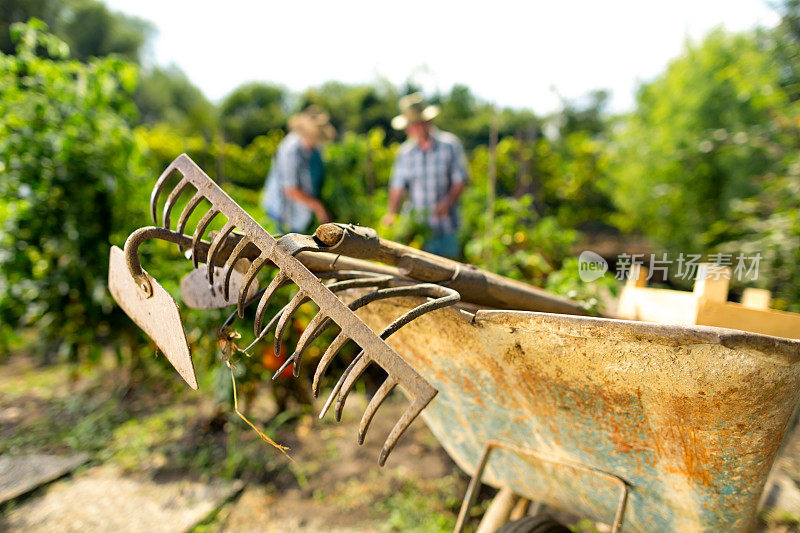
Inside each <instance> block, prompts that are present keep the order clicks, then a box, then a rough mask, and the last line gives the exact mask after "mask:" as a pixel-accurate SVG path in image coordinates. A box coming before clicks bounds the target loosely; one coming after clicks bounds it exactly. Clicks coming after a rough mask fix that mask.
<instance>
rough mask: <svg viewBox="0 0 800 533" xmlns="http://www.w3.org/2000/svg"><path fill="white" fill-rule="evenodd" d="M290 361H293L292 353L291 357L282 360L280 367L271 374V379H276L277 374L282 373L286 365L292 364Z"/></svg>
mask: <svg viewBox="0 0 800 533" xmlns="http://www.w3.org/2000/svg"><path fill="white" fill-rule="evenodd" d="M292 361H294V354H292V355H291V357H289V358H288V359H286V361H284V362H283V364H282V365H281V367H280V368H279V369H278V370H276V371H275V374H273V375H272V379H273V380H275V379H277V378H278V376H280V375H281V374H282V373H283V371H284V370H286V367H288V366H289V365H290V364H292Z"/></svg>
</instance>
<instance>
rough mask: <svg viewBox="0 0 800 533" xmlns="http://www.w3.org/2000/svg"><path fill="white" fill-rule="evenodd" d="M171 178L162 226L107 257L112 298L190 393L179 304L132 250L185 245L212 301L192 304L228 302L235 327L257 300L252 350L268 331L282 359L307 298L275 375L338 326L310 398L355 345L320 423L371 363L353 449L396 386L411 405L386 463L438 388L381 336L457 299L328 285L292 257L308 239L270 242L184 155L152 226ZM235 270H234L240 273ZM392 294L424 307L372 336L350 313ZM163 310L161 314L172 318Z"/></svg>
mask: <svg viewBox="0 0 800 533" xmlns="http://www.w3.org/2000/svg"><path fill="white" fill-rule="evenodd" d="M175 173H178V174H180V179H179V181H178V183H177V185H175V186H174V187H173V188H172V189H171V190H170V191H169V193H168V195H167V198H166V201H165V203H164V206H163V212H162V224H161V227H158V228H157V227H150V228H142V229H140V230H137V232H134V234H132V235H131V236H130V237H129V238H128V241H127V242H126V244H125V251H124V253H123V252H122V251H121V250H119V249H118V248H115V249H114V250H112V263H111V272H110V274H109V280H110V286H111V291H112V294H113V295H114V298H115V299H116V300H117V302H118V303H119V304H120V306H121V307H122V308H123V309H124V310H125V311H126V312H127V313H128V314H129V315H130V316H131V318H133V319H134V321H135V322H136V323H137V324H138V325H139V326H140V327H142V329H144V330H145V331H146V332H147V333H148V334H149V335H150V336H151V337H152V338H153V339H154V340H155V341H156V343H157V345H158V346H159V348H161V349H162V351H164V353H165V354H166V356H167V358H168V359H169V360H170V362H172V364H173V366H175V368H176V369H177V370H178V372H179V373H180V374H181V376H182V377H183V378H184V379H185V380H186V381H187V383H189V385H190V386H192V387H193V388H196V387H197V382H196V379H195V378H194V370H193V369H192V367H191V357H190V355H189V349H188V343H187V342H186V336H185V333H184V332H183V327H182V325H181V323H180V315H179V314H178V311H177V305H176V304H175V301H174V300H173V299H172V297H171V296H169V294H168V293H167V292H166V291H165V290H164V289H163V288H161V286H160V285H158V283H157V282H156V281H155V280H154V279H153V278H152V277H150V276H149V275H148V274H147V273H146V272H144V271H143V270H142V269H141V266H140V265H139V263H138V255H137V252H136V247H137V246H138V244H139V243H140V242H141V241H142V240H144V239H146V238H151V237H156V238H164V239H166V240H171V241H172V242H177V243H178V244H179V246H181V249H183V247H184V246H187V247H188V248H190V256H191V259H192V262H193V265H194V267H195V268H196V269H197V268H198V267H199V266H202V265H200V263H201V262H205V266H204V267H203V268H202V270H198V271H195V272H194V273H193V274H191V275H190V276H194V277H193V280H191V281H190V282H187V283H189V286H191V287H195V290H196V288H197V287H198V286H199V283H198V279H197V278H198V277H199V276H204V277H205V278H206V280H207V283H208V288H207V289H206V290H207V292H211V293H213V296H214V298H209V297H207V295H206V296H203V295H200V296H198V301H200V302H202V303H203V304H204V305H206V307H203V308H211V307H219V306H222V305H228V304H233V303H235V305H236V307H237V309H236V313H235V314H234V315H231V318H229V320H228V321H227V322H226V324H225V325H228V324H229V323H230V322H231V321H232V320H234V319H235V317H236V315H238V316H239V317H240V318H243V317H244V310H245V308H246V307H247V306H248V305H250V304H251V303H253V302H255V301H258V305H257V308H256V316H255V321H254V331H255V334H256V340H255V341H254V343H253V344H255V343H256V342H258V341H260V340H262V339H263V338H264V337H265V336H266V335H267V333H268V332H269V331H271V329H272V328H273V327H274V328H275V341H274V342H275V345H276V346H277V347H278V348H277V349H276V350H275V353H280V344H281V341H282V338H283V333H284V331H285V329H286V327H287V326H288V324H289V323H290V322H291V320H290V319H291V317H292V315H293V313H294V312H295V311H296V310H297V309H298V308H299V307H300V306H301V305H302V304H303V303H305V302H307V301H309V300H310V301H313V302H314V303H315V304H316V305H317V306H318V307H319V312H318V313H317V315H316V316H315V317H314V318H313V319H312V320H311V322H310V323H309V325H308V327H307V328H306V329H305V331H304V332H303V334H302V335H301V337H300V339H299V341H298V343H297V346H296V348H295V350H294V352H293V353H292V355H291V356H290V357H289V358H288V360H287V361H286V364H285V365H284V368H281V369H280V370H278V372H277V373H276V376H277V375H279V374H280V373H281V372H282V371H283V370H284V369H285V368H286V367H287V366H288V365H289V364H292V365H293V372H294V375H295V376H297V375H298V373H299V368H300V365H299V363H300V360H301V358H302V356H303V352H304V350H305V349H306V348H307V347H308V346H309V345H310V344H311V343H312V342H313V341H314V340H315V339H316V338H318V337H319V336H320V335H321V334H322V333H323V331H325V330H326V329H327V328H328V327H330V326H331V325H333V324H336V325H337V326H339V328H340V332H339V333H338V335H337V336H336V337H335V339H334V340H333V342H332V343H331V344H330V345H329V346H328V348H327V350H326V351H325V353H324V355H323V356H322V358H321V359H320V361H319V364H318V366H317V368H316V371H315V374H314V380H313V391H314V394H315V396H316V395H317V394H318V393H319V386H320V381H321V378H322V376H323V375H324V373H325V372H326V370H327V368H328V366H329V365H330V363H331V361H332V359H333V358H334V357H335V356H336V354H337V353H338V351H339V350H340V349H341V348H342V347H343V346H344V345H345V344H346V343H347V342H348V341H351V340H352V341H353V342H355V343H356V344H357V345H358V346H359V347H360V349H361V351H360V352H359V353H358V354H357V355H356V356H355V358H354V359H353V360H352V362H351V363H350V365H349V367H348V368H347V369H346V370H345V372H344V373H343V375H342V376H341V377H340V379H339V380H338V382H337V384H336V386H335V387H334V390H333V392H332V393H331V395H330V397H329V398H328V399H327V401H326V402H325V406H324V407H323V409H322V412H321V414H320V418H321V417H322V416H324V415H325V413H326V412H327V411H328V410H329V409H330V407H331V406H333V404H334V402H335V409H334V412H335V416H336V419H337V420H340V418H341V414H342V409H343V407H344V403H345V400H346V398H347V395H348V394H349V392H350V391H351V390H352V388H353V386H354V384H355V382H356V380H357V379H358V378H359V376H361V374H362V373H363V372H364V370H366V368H367V367H368V366H369V365H371V364H375V365H378V366H379V367H380V368H382V369H383V370H384V371H385V372H386V374H387V377H386V379H385V381H384V382H383V383H382V385H381V386H380V388H379V389H378V391H377V393H376V394H375V395H374V396H373V398H372V399H371V401H370V402H369V405H368V406H367V408H366V410H365V412H364V415H363V417H362V420H361V424H360V427H359V434H358V440H359V443H360V444H361V443H363V441H364V437H365V434H366V431H367V429H368V427H369V424H370V422H371V420H372V418H373V416H374V414H375V412H376V411H377V409H378V408H379V407H380V405H381V403H382V402H383V401H384V400H385V399H386V397H387V396H388V395H389V393H390V392H391V391H392V390H393V389H394V388H395V387H398V386H399V387H401V388H402V389H403V390H404V391H405V392H406V394H407V395H408V396H409V398H410V401H411V405H410V406H409V407H408V408H407V409H406V411H405V412H404V413H403V415H402V416H401V418H400V420H399V421H398V422H397V423H396V425H395V426H394V428H393V429H392V431H391V433H390V434H389V436H388V437H387V438H386V441H385V442H384V445H383V448H382V450H381V453H380V458H379V464H380V465H383V464H384V463H385V461H386V458H387V456H388V455H389V453H390V452H391V450H392V448H393V447H394V446H395V444H396V443H397V440H398V439H399V438H400V436H401V435H402V434H403V432H404V431H405V430H406V429H407V428H408V427H409V425H410V424H411V423H412V422H413V420H414V419H415V418H416V417H417V416H418V415H419V413H420V412H421V411H422V410H423V409H424V408H425V407H426V406H427V405H428V403H429V402H430V401H431V400H432V399H433V397H434V396H435V395H436V393H437V391H436V389H434V388H433V387H432V386H431V385H430V384H429V383H428V382H427V381H426V380H425V379H424V378H423V377H422V376H421V375H420V374H419V373H417V371H416V370H414V369H413V368H412V367H411V366H410V365H409V364H408V363H407V362H406V361H405V360H404V359H403V358H402V357H401V356H400V355H399V354H398V353H397V352H396V351H395V350H394V349H392V348H391V347H390V346H389V345H388V344H387V343H386V339H387V338H388V337H389V336H390V335H392V334H393V333H395V332H396V331H397V330H399V329H400V328H401V327H403V326H404V325H406V324H408V323H409V322H411V321H412V320H414V319H416V318H418V317H419V316H421V315H423V314H425V313H428V312H430V311H433V310H435V309H439V308H442V307H446V306H449V305H453V304H454V303H456V302H457V301H458V300H459V293H458V292H456V291H454V290H452V289H448V288H445V287H442V286H439V285H434V284H427V283H422V284H411V283H409V282H403V281H400V280H398V279H397V278H395V277H393V276H390V275H378V274H374V273H368V272H345V271H338V272H332V273H329V274H328V277H331V278H332V280H331V282H330V283H329V284H328V285H326V284H324V283H323V282H322V281H321V280H320V279H319V277H318V276H317V275H315V274H313V273H312V272H311V271H310V270H309V269H308V268H306V266H305V265H304V264H303V263H302V262H301V261H300V260H298V259H297V257H295V256H296V255H297V254H298V253H300V252H304V251H311V252H314V251H324V249H323V248H321V247H320V246H319V243H318V242H317V241H315V240H314V238H312V237H309V236H305V235H299V234H289V235H284V236H282V237H280V238H279V239H277V240H276V239H275V238H274V237H273V236H272V235H270V233H269V232H267V231H266V230H265V229H264V228H262V227H261V226H260V225H259V224H258V223H257V222H256V221H255V220H254V219H253V218H252V217H250V215H248V214H247V213H246V212H245V211H244V210H243V209H242V208H241V207H240V206H239V205H238V204H236V203H235V202H234V201H233V200H232V199H231V198H230V197H229V196H228V195H227V194H226V193H225V192H224V191H223V190H222V189H221V188H220V187H219V186H218V185H217V184H216V183H214V181H213V180H211V178H209V177H208V176H207V175H206V174H205V173H204V172H203V171H202V170H201V169H200V167H198V166H197V165H196V164H195V163H194V162H193V161H192V160H191V159H190V158H189V157H188V156H186V155H185V154H184V155H181V156H179V157H178V158H177V159H176V160H175V161H173V162H172V164H170V166H169V167H168V168H167V169H166V170H165V171H164V173H163V174H162V175H161V176H160V177H159V179H158V181H157V182H156V185H155V187H154V189H153V192H152V194H151V198H150V209H151V216H152V218H153V222H154V223H156V224H158V219H157V215H158V201H159V197H160V196H161V194H162V192H164V191H165V190H166V188H167V182H168V181H169V180H170V178H171V176H172V175H173V174H175ZM185 193H186V194H191V197H190V199H189V201H188V202H187V203H186V204H185V207H184V208H183V210H182V212H181V213H180V215H179V217H178V221H177V231H176V232H173V231H172V230H171V228H170V223H171V214H172V210H173V207H174V206H175V205H176V202H177V201H178V198H179V197H180V196H181V195H182V194H185ZM204 202H205V203H208V204H210V207H208V208H207V210H206V212H205V214H204V215H203V216H202V218H201V219H200V221H199V222H198V223H197V225H196V227H195V229H194V231H193V233H192V235H191V238H189V237H188V236H186V235H184V232H185V230H186V226H187V224H188V220H189V218H190V217H191V215H192V213H193V211H195V210H196V209H197V207H198V206H199V205H200V204H201V203H204ZM217 217H223V218H224V219H225V222H224V225H223V227H222V229H221V230H220V231H219V232H218V233H216V235H214V236H213V238H212V239H211V241H210V243H209V242H208V241H204V240H203V239H202V238H203V235H204V234H205V232H206V230H207V229H208V227H209V224H210V223H211V222H212V221H213V220H214V219H215V218H217ZM237 239H238V240H237ZM234 242H235V244H233V243H234ZM231 248H232V249H231ZM248 261H249V262H248ZM243 262H244V264H245V265H249V266H248V267H247V268H246V271H245V272H244V274H242V273H241V270H243V269H242V268H241V265H242V264H243ZM126 263H127V264H126ZM215 265H222V268H221V269H219V268H216V267H215ZM272 265H274V266H276V267H277V268H278V274H277V275H276V276H275V277H274V278H273V279H272V280H271V281H270V283H269V284H268V285H267V286H266V288H264V289H263V290H261V291H258V292H256V291H255V288H254V286H255V285H256V284H257V279H256V278H257V275H258V274H259V272H260V271H261V270H262V269H263V268H264V267H265V266H272ZM237 266H238V267H239V270H240V272H238V274H237V272H236V271H237V268H236V267H237ZM215 277H216V278H217V282H216V283H215V281H214V279H215ZM232 280H234V281H233V282H232ZM289 284H294V285H296V286H297V292H296V293H295V295H294V297H293V298H292V299H291V301H290V302H289V303H288V304H287V305H286V306H285V307H284V308H283V309H282V310H281V311H280V312H279V313H278V314H277V315H275V317H273V318H272V319H271V320H270V321H269V322H268V323H267V324H266V325H265V324H264V322H265V314H266V311H267V307H268V304H269V302H270V299H271V298H272V297H273V295H274V294H275V292H276V291H277V290H278V289H279V288H281V287H283V286H285V285H289ZM232 287H234V289H237V290H238V295H236V294H233V293H232V291H231V288H232ZM352 288H364V289H372V292H368V293H367V294H366V295H364V296H362V297H361V298H358V299H357V300H355V301H353V302H351V303H350V304H349V305H348V304H345V303H344V302H343V301H342V300H340V299H339V298H338V297H337V295H336V293H338V292H340V291H343V290H346V289H352ZM184 292H186V290H185V291H184ZM397 296H422V297H426V298H428V300H427V301H426V302H425V303H423V304H422V305H420V306H418V307H417V308H415V309H413V310H411V311H409V312H407V313H406V314H404V315H403V316H401V317H399V318H398V319H397V320H395V321H394V322H392V323H391V324H390V325H389V326H387V327H386V328H385V329H384V330H383V331H382V332H381V333H380V334H376V333H375V332H373V331H372V330H371V329H370V328H369V326H367V325H366V324H365V323H364V322H363V321H362V320H361V319H360V318H358V316H356V314H355V311H356V310H357V309H359V308H361V307H364V306H366V305H368V304H369V303H371V302H374V301H377V300H381V299H386V298H392V297H397ZM132 302H133V303H132ZM142 302H144V303H142ZM162 309H168V310H169V312H167V311H162ZM251 347H252V345H251ZM248 349H249V347H248Z"/></svg>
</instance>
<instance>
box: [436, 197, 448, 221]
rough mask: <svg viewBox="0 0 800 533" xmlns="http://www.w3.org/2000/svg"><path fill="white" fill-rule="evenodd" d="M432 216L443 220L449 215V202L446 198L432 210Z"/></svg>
mask: <svg viewBox="0 0 800 533" xmlns="http://www.w3.org/2000/svg"><path fill="white" fill-rule="evenodd" d="M433 214H434V215H435V216H436V218H438V219H442V218H445V217H446V216H447V215H449V214H450V202H449V201H447V199H446V198H445V199H444V200H441V201H439V202H438V203H437V204H436V205H435V206H434V208H433Z"/></svg>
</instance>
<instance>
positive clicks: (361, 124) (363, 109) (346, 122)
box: [299, 81, 402, 141]
mask: <svg viewBox="0 0 800 533" xmlns="http://www.w3.org/2000/svg"><path fill="white" fill-rule="evenodd" d="M311 104H316V105H318V106H319V107H321V108H322V109H325V110H327V111H328V112H329V113H330V115H331V123H332V124H333V125H334V126H335V127H336V129H337V130H339V133H340V134H344V133H346V132H355V133H367V132H368V131H370V130H373V129H375V128H381V129H383V130H384V131H386V132H389V135H390V137H391V138H390V140H394V141H399V140H401V139H402V136H401V135H400V134H398V133H397V132H394V131H393V130H392V129H391V125H390V123H391V120H392V117H393V116H394V115H396V114H397V91H396V90H395V88H394V87H393V86H392V85H391V84H389V83H388V82H386V81H383V82H379V84H377V85H375V86H372V85H348V84H345V83H341V82H328V83H324V84H322V85H320V86H319V87H312V88H310V89H307V90H306V91H305V92H304V93H303V94H302V96H301V98H300V106H299V107H300V108H301V109H302V108H305V107H306V106H308V105H311Z"/></svg>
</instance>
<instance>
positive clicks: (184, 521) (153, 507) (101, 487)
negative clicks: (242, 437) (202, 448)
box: [0, 466, 242, 533]
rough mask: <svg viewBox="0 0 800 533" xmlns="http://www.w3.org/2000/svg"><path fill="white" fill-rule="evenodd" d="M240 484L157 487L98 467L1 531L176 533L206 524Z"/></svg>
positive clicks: (31, 504) (55, 489)
mask: <svg viewBox="0 0 800 533" xmlns="http://www.w3.org/2000/svg"><path fill="white" fill-rule="evenodd" d="M241 488H242V484H241V483H240V482H226V481H210V482H205V483H204V482H199V481H191V480H176V481H167V482H158V481H153V480H151V479H148V478H145V477H131V476H125V475H123V474H122V473H121V472H119V471H118V470H117V469H116V468H114V467H110V466H100V467H95V468H92V469H90V470H88V471H86V472H85V473H83V474H82V475H80V476H78V477H76V478H74V479H70V480H65V481H62V482H58V483H55V484H53V485H51V486H50V487H48V489H47V491H46V492H45V493H44V494H43V495H41V496H37V497H35V498H31V499H30V500H27V501H25V502H24V503H23V504H21V505H20V506H19V507H16V508H14V509H12V510H11V511H10V512H9V513H8V516H7V517H5V519H4V520H3V519H0V530H6V529H7V530H12V531H37V532H42V533H47V532H53V533H56V532H58V533H68V532H75V533H78V532H81V533H83V532H86V531H92V532H93V533H104V532H109V533H110V532H114V533H118V532H128V531H130V532H138V531H142V532H145V531H146V532H148V533H157V532H162V531H163V532H174V531H186V530H189V529H191V528H192V527H193V526H195V525H197V524H198V523H199V522H202V521H203V520H204V519H205V518H206V517H208V516H209V515H210V514H211V513H212V512H213V511H215V510H216V509H218V508H219V507H220V506H221V505H222V504H224V503H225V502H226V501H228V500H229V499H230V498H232V497H233V496H234V495H235V494H236V493H237V492H238V491H240V490H241Z"/></svg>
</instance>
